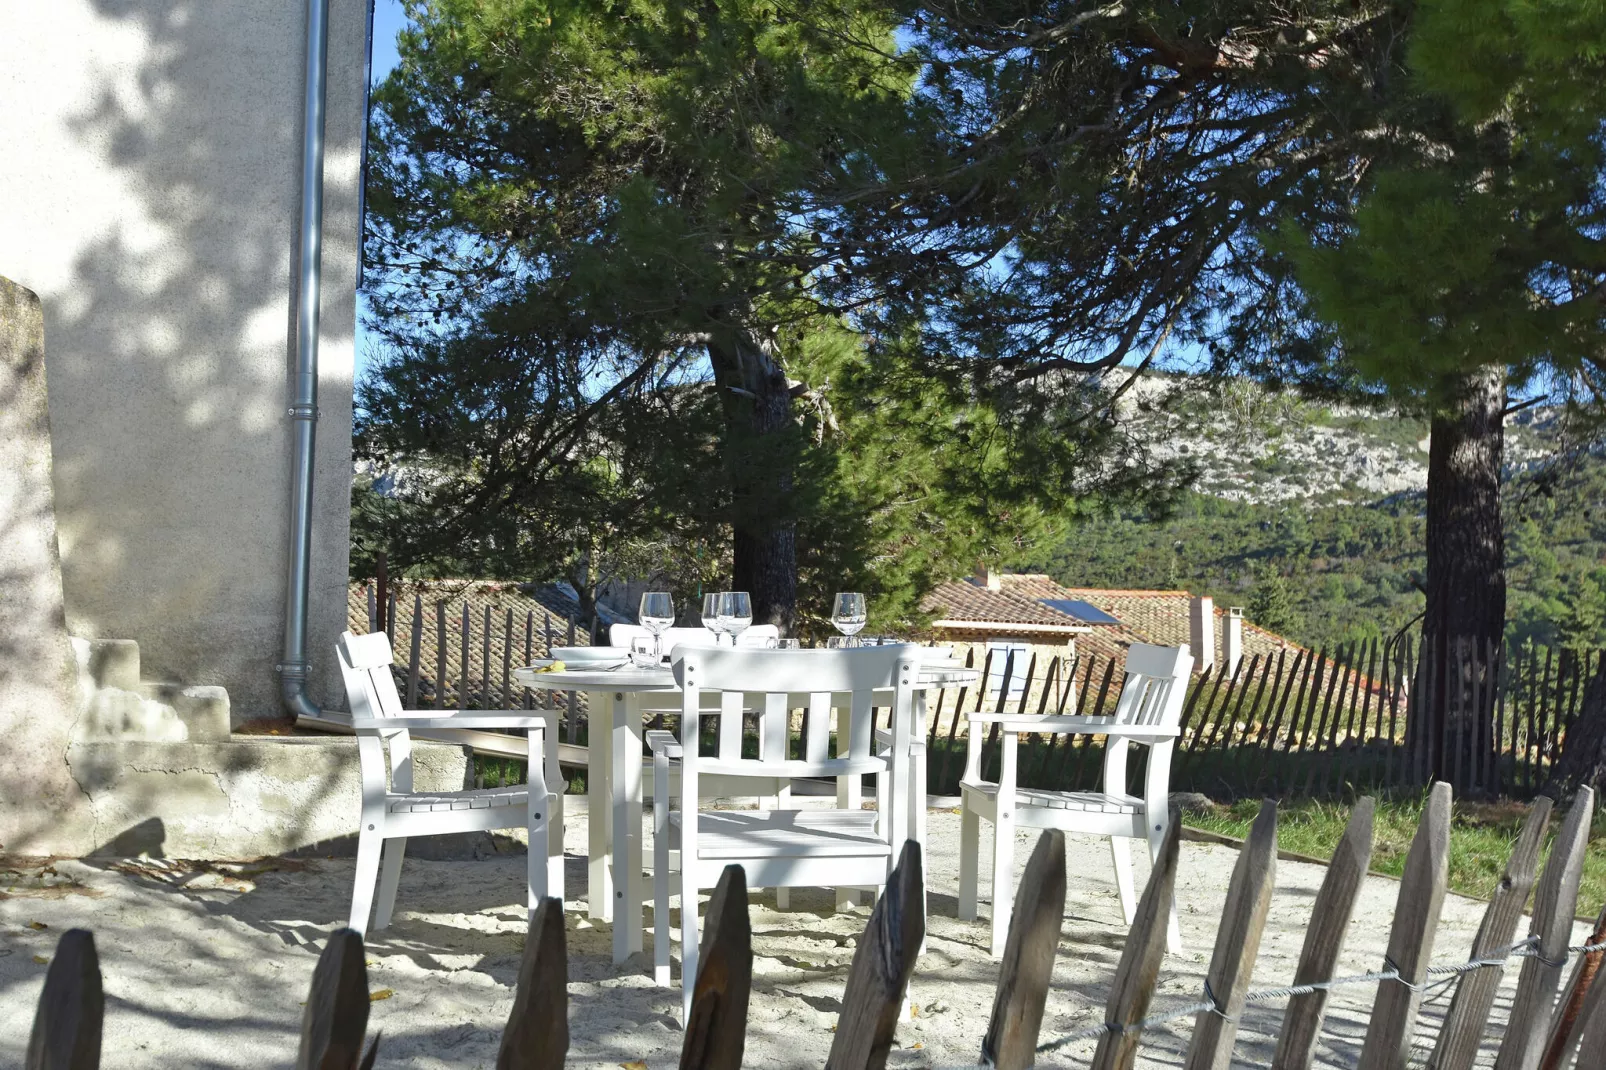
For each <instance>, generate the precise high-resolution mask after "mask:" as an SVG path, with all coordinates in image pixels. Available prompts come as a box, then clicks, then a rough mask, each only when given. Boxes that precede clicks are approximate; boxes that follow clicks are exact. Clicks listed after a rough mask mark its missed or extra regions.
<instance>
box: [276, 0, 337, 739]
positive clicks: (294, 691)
mask: <svg viewBox="0 0 1606 1070" xmlns="http://www.w3.org/2000/svg"><path fill="white" fill-rule="evenodd" d="M328 51H329V0H307V80H306V93H305V100H304V104H303V110H302V118H301V234H300V243H299V257H298V261H297V262H298V265H299V267H300V280H299V283H298V285H297V287H296V356H295V359H296V363H295V377H294V382H293V384H292V387H291V395H290V413H289V416H290V444H291V451H292V452H291V460H290V557H289V571H288V576H287V582H286V585H285V587H286V589H285V601H284V657H283V660H282V661H281V662H280V663H279V666H278V669H279V693H280V695H281V696H282V698H283V699H284V705H285V709H286V710H287V711H288V712H289V713H290V714H291V715H292V716H294V717H297V718H300V717H318V716H320V715H321V713H322V712H323V711H322V710H320V709H319V708H318V705H317V704H316V703H314V702H313V701H312V699H310V698H309V697H308V696H307V676H308V674H309V672H310V669H311V665H310V663H309V662H308V660H307V602H308V590H309V587H310V585H311V579H312V467H313V446H314V444H315V438H316V432H317V427H318V300H319V296H320V289H321V283H322V277H323V133H324V90H325V88H326V86H327V83H328V80H329V77H328V65H327V63H328Z"/></svg>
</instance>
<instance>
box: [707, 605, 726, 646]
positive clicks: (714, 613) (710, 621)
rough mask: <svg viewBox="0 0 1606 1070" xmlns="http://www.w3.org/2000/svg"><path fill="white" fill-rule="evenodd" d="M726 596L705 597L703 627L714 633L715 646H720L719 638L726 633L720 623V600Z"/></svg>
mask: <svg viewBox="0 0 1606 1070" xmlns="http://www.w3.org/2000/svg"><path fill="white" fill-rule="evenodd" d="M724 597H725V596H724V594H722V593H715V594H705V595H703V627H704V628H707V629H708V630H709V631H711V632H713V633H714V645H715V646H718V645H719V636H720V633H721V632H722V631H724V630H725V629H724V625H722V624H721V623H720V621H719V600H720V599H721V598H724Z"/></svg>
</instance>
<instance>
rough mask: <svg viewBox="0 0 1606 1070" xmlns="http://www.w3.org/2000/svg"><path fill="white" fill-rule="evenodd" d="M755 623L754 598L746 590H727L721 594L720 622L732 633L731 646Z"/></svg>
mask: <svg viewBox="0 0 1606 1070" xmlns="http://www.w3.org/2000/svg"><path fill="white" fill-rule="evenodd" d="M752 623H753V600H752V599H751V598H749V597H748V596H747V592H746V591H726V592H725V593H723V594H721V595H720V596H719V624H720V627H721V629H723V630H724V631H727V632H729V633H730V637H731V646H735V645H736V643H737V639H738V637H739V636H740V635H741V634H742V632H744V631H746V630H747V626H748V625H749V624H752Z"/></svg>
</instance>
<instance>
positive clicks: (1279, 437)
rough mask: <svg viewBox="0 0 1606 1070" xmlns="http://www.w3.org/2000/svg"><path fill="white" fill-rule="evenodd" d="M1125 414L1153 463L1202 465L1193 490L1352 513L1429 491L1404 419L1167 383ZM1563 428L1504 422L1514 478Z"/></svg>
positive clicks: (1258, 392)
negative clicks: (1353, 507) (1349, 508)
mask: <svg viewBox="0 0 1606 1070" xmlns="http://www.w3.org/2000/svg"><path fill="white" fill-rule="evenodd" d="M1119 406H1120V415H1121V417H1122V418H1123V419H1126V420H1131V421H1132V422H1133V426H1134V427H1135V428H1136V429H1137V431H1138V433H1139V435H1140V436H1141V437H1142V438H1144V439H1146V440H1147V441H1149V443H1150V446H1151V449H1152V450H1153V451H1154V454H1155V456H1156V457H1157V458H1159V459H1162V460H1182V461H1187V462H1191V463H1193V464H1194V465H1196V466H1198V468H1199V479H1198V482H1197V483H1196V484H1195V486H1194V489H1195V490H1197V491H1198V492H1199V493H1201V494H1208V495H1211V496H1212V497H1218V498H1224V499H1226V500H1228V501H1241V502H1248V503H1251V504H1256V505H1267V504H1275V503H1281V502H1292V501H1305V502H1310V503H1312V504H1317V505H1346V504H1363V503H1368V502H1375V501H1378V500H1380V499H1384V498H1390V497H1393V496H1395V495H1401V494H1407V495H1409V494H1420V493H1422V492H1423V491H1425V490H1426V488H1427V479H1428V469H1427V464H1428V445H1429V433H1428V424H1427V421H1426V420H1423V419H1420V418H1416V417H1411V416H1406V415H1403V414H1400V413H1398V412H1389V411H1384V410H1377V409H1368V408H1363V407H1360V406H1355V405H1324V404H1321V403H1317V402H1309V401H1303V400H1301V399H1299V398H1296V397H1294V396H1292V395H1290V394H1287V393H1277V392H1273V391H1271V390H1268V389H1267V388H1265V387H1263V386H1261V385H1260V384H1258V383H1255V382H1252V381H1250V380H1243V379H1239V380H1232V381H1229V382H1227V383H1224V384H1221V385H1220V386H1218V387H1217V388H1216V389H1214V390H1211V391H1209V392H1200V391H1199V389H1198V384H1197V383H1195V382H1189V381H1187V380H1186V379H1185V378H1184V377H1181V376H1176V375H1168V374H1156V375H1148V376H1145V377H1144V378H1143V379H1142V380H1140V381H1139V382H1138V383H1137V384H1136V385H1135V386H1134V387H1133V388H1132V390H1130V391H1129V392H1128V393H1127V394H1126V395H1125V396H1124V397H1123V398H1122V399H1121V402H1120V403H1119ZM1559 420H1560V413H1559V410H1557V409H1556V408H1555V407H1551V406H1536V407H1534V408H1531V409H1525V410H1523V411H1521V412H1518V413H1516V414H1514V415H1513V416H1511V417H1509V418H1508V420H1507V425H1506V464H1507V467H1508V469H1509V472H1508V474H1513V473H1516V472H1520V471H1524V470H1526V469H1528V468H1529V467H1531V466H1532V465H1534V464H1536V463H1542V462H1543V461H1544V460H1546V459H1547V458H1549V457H1551V456H1552V455H1553V454H1554V452H1555V449H1556V446H1557V444H1558V442H1559V435H1558V429H1559Z"/></svg>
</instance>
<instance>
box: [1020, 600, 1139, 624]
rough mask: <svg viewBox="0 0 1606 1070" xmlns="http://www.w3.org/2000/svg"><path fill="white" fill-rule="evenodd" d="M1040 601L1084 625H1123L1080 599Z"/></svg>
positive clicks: (1115, 618)
mask: <svg viewBox="0 0 1606 1070" xmlns="http://www.w3.org/2000/svg"><path fill="white" fill-rule="evenodd" d="M1038 601H1039V602H1041V603H1042V604H1043V605H1045V606H1047V607H1048V608H1049V609H1054V610H1058V611H1059V612H1061V613H1063V614H1065V615H1066V616H1067V617H1075V618H1076V619H1077V620H1079V621H1081V622H1083V623H1084V624H1120V623H1121V621H1120V619H1119V618H1118V617H1112V616H1110V615H1109V614H1108V613H1106V612H1104V610H1102V609H1100V608H1099V607H1098V606H1095V605H1094V604H1093V603H1091V602H1084V601H1082V600H1081V599H1080V598H1040V599H1038Z"/></svg>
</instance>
